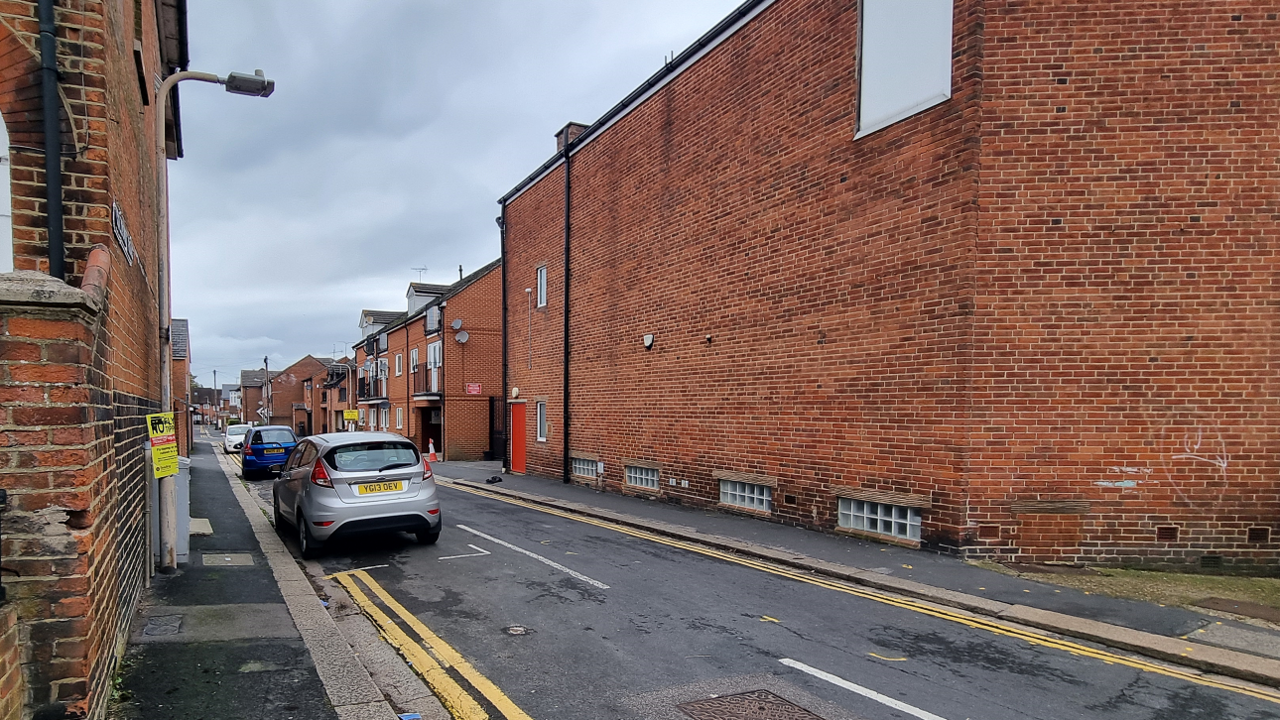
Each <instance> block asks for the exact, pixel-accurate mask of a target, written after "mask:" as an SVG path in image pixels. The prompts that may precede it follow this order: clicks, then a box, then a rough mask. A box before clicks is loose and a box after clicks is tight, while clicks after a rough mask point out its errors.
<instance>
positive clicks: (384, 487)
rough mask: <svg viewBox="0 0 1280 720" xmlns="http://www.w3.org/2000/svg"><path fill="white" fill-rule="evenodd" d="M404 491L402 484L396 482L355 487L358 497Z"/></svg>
mask: <svg viewBox="0 0 1280 720" xmlns="http://www.w3.org/2000/svg"><path fill="white" fill-rule="evenodd" d="M403 489H404V483H403V482H401V481H399V480H397V481H395V482H380V483H365V484H363V485H357V486H356V493H357V494H359V495H372V494H374V493H384V492H399V491H401V490H403Z"/></svg>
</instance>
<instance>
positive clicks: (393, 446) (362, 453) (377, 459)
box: [324, 442, 422, 472]
mask: <svg viewBox="0 0 1280 720" xmlns="http://www.w3.org/2000/svg"><path fill="white" fill-rule="evenodd" d="M421 458H422V456H421V455H419V454H418V449H417V448H416V447H414V446H413V443H406V442H366V443H358V444H355V445H343V446H341V447H337V448H334V449H332V450H330V451H329V452H328V453H325V456H324V459H325V461H326V462H328V463H329V464H330V465H332V466H333V469H334V470H338V471H341V472H359V471H367V470H378V469H380V468H386V466H387V465H391V464H393V463H395V464H398V466H399V467H409V466H410V465H417V464H418V463H419V462H420V461H421ZM387 469H390V468H387Z"/></svg>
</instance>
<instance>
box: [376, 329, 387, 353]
mask: <svg viewBox="0 0 1280 720" xmlns="http://www.w3.org/2000/svg"><path fill="white" fill-rule="evenodd" d="M386 351H387V334H386V333H379V334H378V352H386Z"/></svg>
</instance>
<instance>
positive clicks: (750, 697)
mask: <svg viewBox="0 0 1280 720" xmlns="http://www.w3.org/2000/svg"><path fill="white" fill-rule="evenodd" d="M676 707H678V708H680V711H681V712H683V713H684V714H685V715H688V716H689V717H691V718H693V720H822V718H821V717H818V716H817V715H814V714H813V713H811V712H809V711H808V710H805V709H804V708H802V707H800V706H799V705H796V704H795V703H791V702H787V701H786V700H783V699H782V698H780V697H778V696H777V695H774V694H773V693H771V692H769V691H768V690H752V691H751V692H744V693H738V694H737V695H725V696H723V697H717V698H707V699H706V700H697V701H694V702H687V703H684V704H682V705H677V706H676Z"/></svg>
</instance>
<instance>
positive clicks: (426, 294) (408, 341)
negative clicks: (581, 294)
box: [355, 261, 505, 460]
mask: <svg viewBox="0 0 1280 720" xmlns="http://www.w3.org/2000/svg"><path fill="white" fill-rule="evenodd" d="M501 277H502V273H501V263H500V262H498V261H494V262H492V263H489V264H488V265H485V266H484V267H482V268H480V269H479V270H477V271H475V272H473V273H471V274H470V275H467V276H466V277H463V278H461V279H459V280H458V282H456V283H454V284H452V285H428V284H424V283H410V285H409V289H408V292H407V293H406V303H407V307H406V309H405V311H404V312H402V313H395V314H392V313H388V312H384V311H371V310H365V311H363V312H362V313H361V316H360V317H361V324H360V327H361V331H362V332H364V333H365V337H364V339H363V340H362V341H361V342H360V344H359V345H357V346H356V348H355V350H356V375H357V380H356V382H357V388H358V389H357V396H356V400H357V404H358V406H359V427H360V428H361V429H368V430H387V431H390V432H395V433H399V434H401V435H404V436H405V437H408V438H410V439H411V440H413V441H414V442H416V443H417V444H418V446H419V447H421V448H422V449H423V450H424V451H427V450H429V449H430V448H431V447H434V448H435V449H436V451H437V453H438V455H439V456H440V457H443V458H444V459H446V460H480V459H494V458H500V457H501V456H502V452H503V448H504V447H505V436H504V434H503V421H504V419H505V417H504V408H503V404H502V390H501V386H502V318H501V290H502V283H501Z"/></svg>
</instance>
